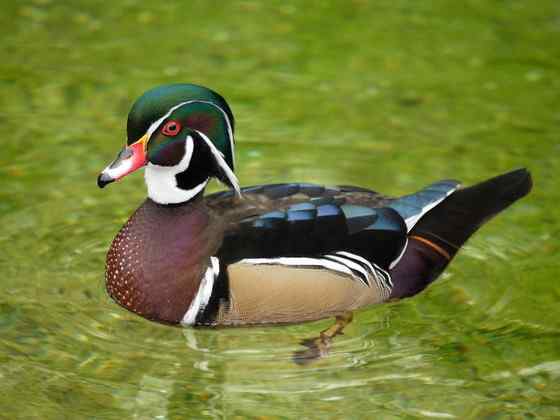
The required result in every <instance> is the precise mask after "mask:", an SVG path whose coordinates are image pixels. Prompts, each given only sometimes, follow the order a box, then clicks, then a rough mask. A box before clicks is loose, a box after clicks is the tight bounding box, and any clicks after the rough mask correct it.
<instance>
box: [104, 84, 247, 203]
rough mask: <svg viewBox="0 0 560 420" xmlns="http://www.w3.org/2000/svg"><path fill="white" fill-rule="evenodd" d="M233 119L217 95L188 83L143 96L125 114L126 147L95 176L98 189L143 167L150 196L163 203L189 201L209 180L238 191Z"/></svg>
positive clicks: (162, 87)
mask: <svg viewBox="0 0 560 420" xmlns="http://www.w3.org/2000/svg"><path fill="white" fill-rule="evenodd" d="M233 128H234V121H233V114H232V112H231V110H230V108H229V106H228V104H227V103H226V101H225V100H224V98H222V97H221V96H220V95H219V94H217V93H216V92H214V91H212V90H210V89H208V88H205V87H202V86H197V85H192V84H172V85H163V86H159V87H156V88H153V89H150V90H149V91H147V92H145V93H144V94H143V95H142V96H140V97H139V98H138V99H137V100H136V101H135V102H134V104H133V105H132V108H131V110H130V112H129V114H128V123H127V146H126V147H125V148H124V149H123V150H122V151H121V152H120V153H119V155H118V156H117V159H115V161H114V162H112V163H111V164H110V165H109V166H108V167H107V168H106V169H105V170H104V171H103V172H102V173H101V175H100V176H99V178H98V184H99V186H100V187H103V186H105V185H106V184H108V183H110V182H112V181H115V180H117V179H120V178H122V177H124V176H125V175H127V174H129V173H131V172H133V171H134V170H136V169H138V168H140V167H142V166H146V183H147V185H148V195H149V196H150V197H151V198H152V199H153V200H155V201H157V202H160V203H162V204H168V203H179V202H184V201H188V200H189V199H190V198H192V197H193V196H195V195H198V194H199V193H201V192H202V191H203V190H204V187H205V186H206V184H207V183H208V180H209V179H210V178H211V177H216V178H218V179H220V180H221V181H222V182H224V183H225V184H227V185H229V186H230V187H232V188H234V189H236V190H239V186H238V184H237V179H236V178H235V175H234V174H233V170H234V153H235V149H234V138H233Z"/></svg>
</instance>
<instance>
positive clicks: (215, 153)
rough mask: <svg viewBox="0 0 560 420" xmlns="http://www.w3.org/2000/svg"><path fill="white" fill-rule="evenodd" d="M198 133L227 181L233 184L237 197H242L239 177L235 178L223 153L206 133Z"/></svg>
mask: <svg viewBox="0 0 560 420" xmlns="http://www.w3.org/2000/svg"><path fill="white" fill-rule="evenodd" d="M196 132H197V133H198V134H199V135H200V137H202V139H203V140H204V141H205V142H206V144H207V145H208V147H209V148H210V151H211V152H212V156H214V159H216V162H217V163H218V165H220V168H222V170H223V171H224V173H225V174H226V177H227V179H229V182H231V185H232V186H233V189H234V190H235V193H236V194H237V196H238V197H241V190H240V189H239V181H238V180H237V177H236V176H235V174H234V173H233V171H232V170H231V168H230V167H229V165H228V164H227V162H226V161H225V160H224V156H223V155H222V152H220V151H219V150H218V149H217V148H216V146H214V143H212V141H211V140H210V139H209V138H208V137H207V136H206V135H205V134H204V133H202V132H200V131H196Z"/></svg>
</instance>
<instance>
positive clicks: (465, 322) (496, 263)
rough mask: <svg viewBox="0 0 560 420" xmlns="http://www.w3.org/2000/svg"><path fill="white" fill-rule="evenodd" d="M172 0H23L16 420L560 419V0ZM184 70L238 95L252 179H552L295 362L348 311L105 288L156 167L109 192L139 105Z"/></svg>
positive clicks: (7, 130) (9, 28) (4, 181)
mask: <svg viewBox="0 0 560 420" xmlns="http://www.w3.org/2000/svg"><path fill="white" fill-rule="evenodd" d="M146 4H147V3H146ZM149 4H150V6H146V5H145V4H144V2H139V1H116V2H89V1H82V2H56V1H49V0H36V1H33V2H30V1H11V2H10V1H6V2H3V3H2V13H1V14H0V23H1V25H0V27H1V28H2V29H1V31H2V37H1V38H0V45H1V46H2V51H3V54H2V56H3V59H2V60H1V62H0V86H1V95H0V105H1V106H0V136H1V138H2V142H1V149H2V151H1V153H0V226H1V228H0V273H1V276H0V407H1V410H0V417H2V418H7V419H13V418H40V419H45V418H56V419H58V418H72V419H74V418H107V419H122V418H138V419H144V418H146V419H148V418H158V419H179V418H188V417H192V418H207V417H210V418H259V419H282V418H309V419H312V418H336V419H347V418H384V419H385V418H388V419H390V418H403V417H407V418H412V417H428V418H430V417H435V418H477V419H478V418H491V419H495V418H558V417H560V305H559V300H560V283H559V282H560V280H559V276H558V275H559V271H560V270H559V267H558V266H559V265H558V253H559V241H558V236H559V234H560V221H559V217H558V216H559V211H558V203H559V200H560V193H559V189H558V184H557V183H558V179H559V178H558V177H559V174H560V164H559V160H560V159H559V158H560V141H559V134H558V133H559V132H560V4H559V3H558V2H557V1H553V0H550V1H544V0H543V1H533V2H529V1H514V0H508V1H497V0H490V1H488V0H468V1H464V2H446V1H429V2H428V1H425V2H410V1H404V0H394V1H378V2H373V1H372V2H367V1H357V0H356V1H340V2H320V1H310V2H305V3H303V2H295V1H294V2H291V1H278V2H275V1H271V2H258V1H240V2H207V1H192V2H179V1H177V2H175V1H165V2H158V3H154V2H150V3H149ZM172 81H189V82H195V83H200V84H205V85H208V86H211V87H213V88H214V89H216V90H218V91H219V92H221V93H223V95H224V96H226V98H228V100H229V102H230V104H231V106H232V108H233V110H234V113H235V114H236V117H237V142H238V154H239V156H238V168H239V169H238V175H239V177H240V179H241V181H242V183H243V184H245V185H248V184H254V183H264V182H278V181H285V180H291V181H308V182H319V183H326V184H334V183H344V184H357V185H363V186H368V187H372V188H375V189H378V190H381V191H383V192H385V193H389V194H395V195H396V194H403V193H407V192H411V191H414V190H416V189H418V188H420V187H422V186H424V185H425V184H427V183H429V182H431V181H433V180H435V179H438V178H448V177H454V178H458V179H461V180H463V181H465V183H472V182H476V181H478V180H481V179H484V178H487V177H490V176H492V175H495V174H497V173H500V172H504V171H506V170H509V169H511V168H514V167H519V166H527V167H529V168H530V169H531V170H532V172H533V174H534V179H535V189H534V191H533V193H532V194H531V195H530V196H529V197H528V198H527V199H525V200H523V201H522V202H520V203H518V204H517V205H515V206H514V207H513V208H511V209H510V210H508V211H507V212H506V213H504V214H503V215H501V216H500V217H499V218H497V219H496V220H494V221H492V222H491V223H490V224H489V225H487V226H486V227H485V228H484V229H482V230H481V231H480V232H479V233H478V234H477V235H476V237H475V238H474V239H473V240H472V241H470V242H469V244H468V246H467V247H465V249H464V250H463V251H462V252H461V254H460V255H459V256H458V257H457V258H456V259H455V260H454V262H453V264H452V265H451V266H450V267H449V269H448V270H447V272H446V274H445V275H444V276H443V277H442V278H441V279H440V280H439V281H438V282H437V283H435V284H433V285H432V286H431V287H430V288H429V289H428V290H427V291H425V292H424V293H423V294H421V295H419V296H417V297H415V298H413V299H409V300H406V301H402V302H397V303H391V304H386V305H381V306H379V307H372V308H370V309H368V310H364V311H361V312H359V313H357V314H356V316H355V319H354V322H352V323H351V324H350V326H349V327H348V328H347V329H346V330H345V335H344V336H341V337H337V339H336V340H335V341H334V343H333V344H332V347H331V349H330V353H329V354H328V355H327V356H326V357H324V358H323V359H321V360H319V361H316V362H315V363H310V364H307V365H305V366H300V365H297V364H295V363H294V362H293V360H292V355H293V353H294V352H297V351H301V350H303V347H302V346H301V345H300V342H301V341H302V340H304V339H307V338H312V337H314V336H316V334H317V333H318V332H319V331H321V330H322V329H323V328H326V327H328V326H329V325H330V322H331V321H330V320H325V321H321V322H317V323H310V324H304V325H297V326H289V327H275V328H243V329H222V330H181V329H179V328H170V327H165V326H160V325H156V324H152V323H150V322H148V321H144V320H142V319H140V318H138V317H135V316H133V315H130V314H128V313H125V312H124V311H123V310H121V309H120V308H119V307H117V306H116V305H115V304H113V303H112V302H111V301H110V300H109V298H108V297H107V295H106V294H105V291H104V287H103V270H104V258H105V252H106V250H107V247H108V245H109V243H110V241H111V239H112V238H113V236H114V235H115V233H116V231H117V230H118V229H119V227H120V226H121V225H122V224H123V223H124V221H125V220H126V219H127V217H128V215H129V214H130V213H131V212H132V211H133V210H134V209H135V208H136V207H137V206H138V205H139V203H140V202H141V200H142V199H143V197H144V195H145V189H144V185H143V180H142V176H141V175H140V174H137V175H135V176H131V177H130V178H128V179H126V181H124V182H122V183H119V184H118V185H112V186H111V187H110V188H108V189H106V190H103V191H101V190H98V189H97V187H96V185H95V179H96V176H97V173H98V171H99V170H100V169H102V168H103V167H104V166H105V165H106V164H107V162H108V161H109V160H110V159H111V158H113V157H114V154H115V153H116V151H117V149H118V148H119V146H121V144H122V143H123V141H124V140H123V139H124V135H125V133H124V128H125V121H126V114H127V112H128V107H129V106H130V104H131V102H132V101H133V100H134V99H135V98H136V97H137V96H138V95H139V94H140V93H142V92H143V91H144V90H145V89H147V88H149V87H151V86H153V85H156V84H160V83H166V82H172ZM213 188H214V189H215V188H218V187H217V186H214V187H213Z"/></svg>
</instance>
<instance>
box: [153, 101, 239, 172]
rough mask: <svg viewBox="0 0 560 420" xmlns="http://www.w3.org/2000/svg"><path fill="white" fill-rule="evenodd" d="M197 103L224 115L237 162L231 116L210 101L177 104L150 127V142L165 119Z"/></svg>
mask: <svg viewBox="0 0 560 420" xmlns="http://www.w3.org/2000/svg"><path fill="white" fill-rule="evenodd" d="M195 102H200V103H203V104H208V105H211V106H213V107H214V108H216V109H218V110H219V111H220V112H221V113H222V115H223V116H224V119H225V120H226V123H227V131H228V136H229V144H230V147H231V154H232V156H233V160H234V162H235V141H234V139H233V130H232V128H231V121H230V120H229V116H228V114H227V113H226V112H225V111H224V110H223V109H222V108H220V107H219V106H218V105H216V104H214V103H212V102H209V101H201V100H196V99H195V100H192V101H186V102H181V103H180V104H177V105H175V106H174V107H171V108H170V109H169V111H167V113H166V114H165V115H164V116H163V117H161V118H159V119H157V120H156V121H154V122H153V123H152V124H151V125H150V127H149V128H148V130H147V131H146V134H148V140H149V139H150V137H151V136H152V134H153V133H154V132H155V131H156V130H157V129H158V127H159V126H160V125H161V123H162V122H163V121H164V120H165V119H167V118H169V116H170V115H171V114H172V113H173V112H174V111H175V110H176V109H179V108H181V107H182V106H183V105H187V104H192V103H195Z"/></svg>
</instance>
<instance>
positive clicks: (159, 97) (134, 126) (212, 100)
mask: <svg viewBox="0 0 560 420" xmlns="http://www.w3.org/2000/svg"><path fill="white" fill-rule="evenodd" d="M181 104H182V105H181ZM180 105H181V106H180ZM174 108H175V111H174V112H173V115H170V116H169V119H175V120H178V121H180V122H182V123H183V127H185V128H186V127H188V128H189V129H191V130H197V131H200V132H202V133H204V134H205V135H206V136H207V137H208V138H209V139H210V140H212V143H214V145H215V146H216V148H217V149H218V150H219V151H220V152H222V154H223V155H224V159H225V161H226V162H227V164H228V165H229V167H230V168H231V170H234V143H233V131H234V120H233V114H232V112H231V110H230V108H229V105H228V104H227V102H226V101H225V99H224V98H222V96H221V95H219V94H218V93H216V92H214V91H213V90H210V89H208V88H206V87H203V86H198V85H192V84H188V83H176V84H172V85H163V86H158V87H155V88H153V89H150V90H148V91H147V92H145V93H144V94H143V95H142V96H140V97H139V98H138V99H137V100H136V102H134V104H133V105H132V108H131V109H130V112H129V113H128V122H127V136H128V144H129V145H131V144H133V143H134V142H136V141H137V140H138V139H140V138H141V137H142V136H143V135H144V134H145V133H146V132H147V131H148V129H149V128H150V126H152V124H154V123H155V122H157V121H159V120H160V119H161V118H162V117H163V116H165V115H166V114H168V113H169V112H170V111H171V109H174Z"/></svg>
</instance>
